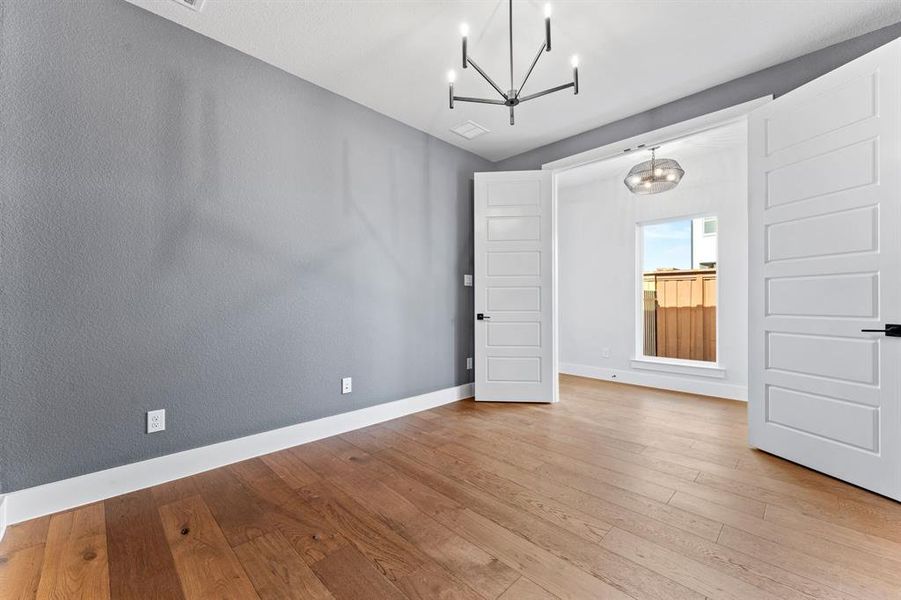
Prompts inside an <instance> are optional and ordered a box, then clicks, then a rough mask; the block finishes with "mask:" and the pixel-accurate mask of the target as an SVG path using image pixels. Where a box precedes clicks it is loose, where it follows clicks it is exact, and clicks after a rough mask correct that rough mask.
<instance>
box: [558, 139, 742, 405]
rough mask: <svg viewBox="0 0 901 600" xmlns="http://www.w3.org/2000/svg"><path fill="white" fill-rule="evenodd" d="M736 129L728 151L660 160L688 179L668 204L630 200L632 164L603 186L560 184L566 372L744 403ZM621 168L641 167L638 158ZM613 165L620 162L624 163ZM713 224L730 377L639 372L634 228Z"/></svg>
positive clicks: (699, 149)
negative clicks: (697, 221) (689, 221)
mask: <svg viewBox="0 0 901 600" xmlns="http://www.w3.org/2000/svg"><path fill="white" fill-rule="evenodd" d="M730 127H737V128H739V130H738V131H733V132H732V135H731V136H728V137H729V138H730V139H733V142H732V143H730V144H728V145H726V146H725V147H724V146H723V144H722V143H716V144H713V143H712V144H710V146H709V147H705V144H704V143H703V140H696V142H699V143H694V144H688V145H687V147H686V148H685V152H684V154H683V155H680V153H679V152H677V151H676V149H677V148H678V147H674V150H673V151H672V156H670V155H669V154H668V153H667V152H663V153H662V155H666V156H667V157H668V158H675V159H677V160H678V161H679V162H680V163H681V164H682V166H683V168H684V169H685V171H686V175H685V178H684V179H683V180H682V183H681V184H680V185H679V187H677V188H676V189H674V190H672V191H669V192H665V193H663V194H657V195H651V196H636V195H632V194H631V193H629V191H628V190H627V189H626V187H625V186H624V185H623V183H622V179H623V176H624V174H625V173H626V172H627V171H628V164H625V170H620V169H618V168H617V169H613V172H610V171H611V170H610V169H607V170H606V172H599V174H598V175H597V176H596V177H588V178H586V177H585V176H584V175H583V176H575V177H572V176H570V177H567V176H563V177H561V180H560V181H561V187H560V189H559V192H558V202H559V204H558V216H559V220H558V227H559V229H558V244H559V255H558V257H559V258H558V273H559V339H560V370H561V372H564V373H572V374H577V375H584V376H589V377H597V378H601V379H615V380H617V381H623V382H626V383H635V384H639V385H649V386H654V387H660V388H665V389H674V390H680V391H689V392H695V393H701V394H707V395H714V396H723V397H729V398H736V399H746V398H747V383H748V349H747V347H748V344H747V341H748V333H747V332H748V318H747V314H748V302H747V280H748V219H747V148H746V145H745V143H744V140H746V139H747V135H746V125H745V123H740V124H738V125H731V126H730ZM702 135H704V134H702ZM719 141H720V142H721V141H722V139H720V140H719ZM664 150H666V149H665V148H664ZM624 158H628V160H633V161H634V160H636V158H637V157H624ZM613 160H616V161H619V162H622V161H623V158H617V159H613ZM590 168H591V167H586V169H590ZM598 171H603V170H602V169H599V170H598ZM620 171H621V172H620ZM568 181H569V182H570V183H571V184H568V183H567V182H568ZM711 215H716V216H717V217H719V235H718V239H719V265H718V266H719V274H718V279H719V290H718V292H719V314H718V315H717V316H718V321H719V323H718V325H719V332H718V339H719V349H718V355H719V356H718V358H719V360H718V366H719V367H721V368H722V369H723V371H721V372H715V374H717V375H719V376H718V377H709V376H700V375H697V374H685V373H671V372H660V371H653V370H647V369H646V368H637V367H636V365H634V364H633V362H632V360H633V359H634V358H635V357H636V338H637V331H636V329H637V327H636V321H637V291H636V290H637V277H638V270H637V264H636V232H637V225H638V224H640V223H644V222H648V221H656V220H662V219H671V218H678V217H697V216H711ZM606 354H609V356H608V355H606ZM704 372H705V373H706V371H704Z"/></svg>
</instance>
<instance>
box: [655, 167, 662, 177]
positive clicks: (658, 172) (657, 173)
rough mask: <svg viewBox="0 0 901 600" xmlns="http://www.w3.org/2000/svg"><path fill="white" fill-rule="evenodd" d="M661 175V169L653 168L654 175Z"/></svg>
mask: <svg viewBox="0 0 901 600" xmlns="http://www.w3.org/2000/svg"><path fill="white" fill-rule="evenodd" d="M661 175H663V169H654V176H655V177H660V176H661Z"/></svg>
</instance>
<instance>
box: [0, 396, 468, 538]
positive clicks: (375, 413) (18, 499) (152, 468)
mask: <svg viewBox="0 0 901 600" xmlns="http://www.w3.org/2000/svg"><path fill="white" fill-rule="evenodd" d="M472 395H473V385H472V384H471V383H467V384H464V385H459V386H457V387H452V388H445V389H442V390H437V391H434V392H430V393H428V394H422V395H420V396H412V397H410V398H403V399H401V400H395V401H393V402H386V403H384V404H377V405H375V406H370V407H368V408H361V409H359V410H354V411H351V412H346V413H342V414H339V415H333V416H331V417H324V418H322V419H316V420H315V421H308V422H306V423H298V424H297V425H290V426H288V427H282V428H281V429H273V430H272V431H265V432H263V433H257V434H255V435H249V436H247V437H242V438H238V439H234V440H228V441H225V442H219V443H217V444H211V445H209V446H203V447H201V448H194V449H192V450H185V451H183V452H176V453H175V454H167V455H166V456H160V457H158V458H151V459H149V460H144V461H140V462H136V463H131V464H128V465H122V466H121V467H113V468H112V469H106V470H104V471H97V472H95V473H88V474H86V475H80V476H78V477H72V478H71V479H64V480H62V481H54V482H52V483H47V484H44V485H39V486H36V487H32V488H27V489H24V490H18V491H15V492H10V493H8V494H6V495H5V496H4V497H2V501H0V502H2V504H0V518H2V521H0V527H4V528H5V525H6V524H7V523H8V524H10V525H12V524H14V523H21V522H22V521H27V520H28V519H34V518H36V517H41V516H44V515H49V514H52V513H55V512H59V511H62V510H68V509H70V508H75V507H77V506H81V505H83V504H89V503H91V502H97V501H99V500H104V499H106V498H112V497H113V496H118V495H120V494H126V493H128V492H133V491H135V490H140V489H143V488H146V487H150V486H153V485H158V484H160V483H165V482H167V481H172V480H173V479H180V478H182V477H187V476H189V475H194V474H196V473H202V472H203V471H209V470H210V469H215V468H217V467H221V466H224V465H228V464H231V463H236V462H239V461H242V460H247V459H248V458H253V457H255V456H261V455H263V454H269V453H270V452H276V451H278V450H283V449H284V448H290V447H291V446H297V445H299V444H305V443H307V442H312V441H315V440H319V439H322V438H326V437H330V436H333V435H338V434H341V433H345V432H347V431H352V430H354V429H360V428H362V427H368V426H369V425H375V424H376V423H381V422H383V421H389V420H391V419H396V418H398V417H403V416H404V415H409V414H412V413H416V412H420V411H423V410H428V409H430V408H434V407H436V406H441V405H442V404H449V403H451V402H456V401H457V400H462V399H464V398H470V397H472ZM4 515H5V518H3V516H4ZM2 531H3V529H0V539H2Z"/></svg>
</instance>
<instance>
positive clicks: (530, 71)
mask: <svg viewBox="0 0 901 600" xmlns="http://www.w3.org/2000/svg"><path fill="white" fill-rule="evenodd" d="M546 48H547V41H544V42H542V43H541V48H539V49H538V53H537V54H536V55H535V58H534V59H533V60H532V65H531V66H530V67H529V70H528V71H526V76H525V77H523V78H522V83H520V84H519V87H518V88H517V90H516V96H517V97H519V94H520V92H522V89H523V88H524V87H526V82H527V81H528V80H529V75H531V74H532V71H533V70H534V69H535V65H537V64H538V59H539V58H541V54H542V53H543V52H544V50H545V49H546Z"/></svg>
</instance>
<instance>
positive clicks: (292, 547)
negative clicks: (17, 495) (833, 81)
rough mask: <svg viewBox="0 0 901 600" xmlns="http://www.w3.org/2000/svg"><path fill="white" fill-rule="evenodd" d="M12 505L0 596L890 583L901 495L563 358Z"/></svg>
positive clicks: (861, 595)
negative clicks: (479, 392)
mask: <svg viewBox="0 0 901 600" xmlns="http://www.w3.org/2000/svg"><path fill="white" fill-rule="evenodd" d="M561 399H562V401H561V403H560V404H558V405H554V406H545V405H486V404H476V403H473V402H469V401H464V402H458V403H456V404H453V405H449V406H446V407H442V408H439V409H435V410H431V411H428V412H425V413H420V414H417V415H414V416H410V417H405V418H403V419H399V420H396V421H392V422H389V423H385V424H382V425H378V426H374V427H370V428H368V429H364V430H361V431H357V432H353V433H349V434H346V435H343V436H340V437H336V438H330V439H327V440H324V441H321V442H317V443H313V444H307V445H304V446H298V447H296V448H292V449H290V450H286V451H282V452H279V453H276V454H271V455H268V456H264V457H262V458H259V459H253V460H249V461H246V462H243V463H239V464H236V465H232V466H229V467H225V468H222V469H217V470H215V471H210V472H208V473H203V474H201V475H197V476H194V477H190V478H187V479H183V480H179V481H176V482H173V483H169V484H165V485H161V486H157V487H155V488H151V489H147V490H142V491H139V492H135V493H132V494H128V495H125V496H121V497H118V498H113V499H111V500H107V501H105V502H100V503H97V504H92V505H89V506H84V507H82V508H79V509H76V510H73V511H69V512H65V513H60V514H56V515H53V516H50V517H45V518H41V519H36V520H34V521H30V522H27V523H23V524H20V525H16V526H14V527H12V528H10V530H9V531H8V532H7V535H6V538H5V540H4V541H3V542H2V544H0V596H2V598H4V599H6V598H17V599H18V598H34V597H38V598H90V599H103V598H109V597H112V598H140V599H142V600H145V599H150V598H216V599H219V598H241V599H245V598H257V597H260V598H304V599H322V598H335V599H339V600H340V599H352V600H360V599H366V598H397V599H404V598H423V599H430V600H431V599H451V598H453V599H456V598H463V599H474V600H475V599H480V598H481V599H486V600H493V599H495V598H500V599H503V600H530V599H535V598H587V599H595V598H637V599H643V598H656V599H660V600H673V599H679V598H697V599H702V598H730V599H740V600H758V599H770V598H791V599H798V600H801V599H805V600H809V599H810V598H829V599H839V598H857V599H859V600H875V599H892V600H898V599H899V598H901V504H898V503H895V502H892V501H890V500H887V499H885V498H882V497H879V496H876V495H873V494H870V493H867V492H865V491H863V490H860V489H858V488H855V487H852V486H849V485H846V484H843V483H841V482H838V481H836V480H833V479H830V478H828V477H825V476H823V475H819V474H817V473H814V472H811V471H808V470H806V469H803V468H800V467H798V466H795V465H793V464H791V463H788V462H785V461H782V460H780V459H777V458H774V457H772V456H769V455H766V454H764V453H761V452H757V451H753V450H749V449H747V448H746V447H745V433H746V431H745V430H746V422H745V410H744V409H745V405H744V404H742V403H738V402H730V401H725V400H715V399H711V398H701V397H695V396H690V395H687V394H676V393H669V392H661V391H655V390H649V389H646V388H637V387H630V386H625V385H618V384H610V383H602V382H597V381H591V380H587V379H580V378H575V377H563V378H562V383H561Z"/></svg>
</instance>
